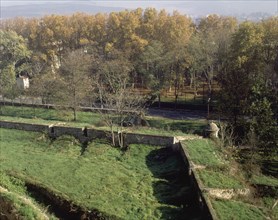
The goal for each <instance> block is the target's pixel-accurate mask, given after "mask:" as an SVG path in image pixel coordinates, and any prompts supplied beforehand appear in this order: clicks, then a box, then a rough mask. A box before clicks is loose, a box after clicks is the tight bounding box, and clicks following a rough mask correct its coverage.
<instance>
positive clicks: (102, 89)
mask: <svg viewBox="0 0 278 220" xmlns="http://www.w3.org/2000/svg"><path fill="white" fill-rule="evenodd" d="M0 26H1V28H0V39H1V45H0V51H1V54H0V94H2V96H4V97H7V98H11V99H12V98H15V97H17V96H19V95H20V94H22V93H25V95H28V96H33V97H42V99H43V100H44V102H45V103H54V104H59V105H66V106H69V107H70V108H71V109H73V110H74V112H75V111H76V110H77V109H78V106H80V105H87V104H88V103H89V105H90V106H91V105H93V103H98V105H99V106H101V107H107V108H111V107H113V106H116V107H117V108H120V109H125V107H127V108H128V107H129V106H131V105H133V106H137V105H139V103H140V104H141V103H142V102H148V103H150V102H153V101H154V100H158V102H160V98H161V95H162V94H163V92H165V91H169V90H172V91H174V95H175V99H177V98H178V96H179V94H180V91H181V90H182V89H184V88H185V87H186V86H189V87H190V89H191V90H192V91H193V93H194V98H195V97H197V96H198V89H200V86H201V85H206V87H207V89H206V94H205V96H206V100H211V99H212V100H213V101H214V103H216V106H217V111H218V113H219V115H220V116H221V118H225V121H227V122H228V126H227V127H228V128H227V129H226V130H227V131H226V132H228V133H231V134H232V135H231V136H232V137H233V143H234V144H235V145H248V146H251V147H252V149H254V151H255V152H256V153H258V154H256V155H259V156H260V157H261V156H262V157H263V158H264V159H266V160H270V159H271V160H274V161H277V156H275V155H277V149H278V128H277V123H278V17H277V16H275V17H271V18H268V19H266V20H262V21H260V22H251V21H244V22H239V21H237V20H236V18H234V17H224V16H219V15H208V16H207V17H204V18H202V19H200V20H199V21H198V22H193V20H192V19H191V18H190V17H189V16H186V15H182V14H180V13H179V12H177V11H174V12H173V13H171V14H169V13H168V12H166V11H165V10H161V11H158V10H156V9H154V8H148V9H145V10H143V9H140V8H138V9H136V10H131V11H128V10H126V11H121V12H112V13H110V14H102V13H99V14H96V15H89V14H84V13H76V14H73V15H68V16H65V15H49V16H45V17H42V18H29V19H28V18H15V19H7V20H3V21H1V24H0ZM18 75H28V77H30V88H29V89H28V90H26V91H19V90H18V89H17V88H16V86H15V80H16V76H18ZM212 85H217V88H218V89H217V91H216V92H213V90H212ZM212 93H213V96H212ZM138 95H139V96H140V97H143V98H142V100H141V99H138ZM96 100H97V101H96ZM118 104H119V105H123V106H118ZM75 117H76V116H74V118H75ZM258 149H259V150H258ZM276 163H277V162H276ZM276 174H277V173H276Z"/></svg>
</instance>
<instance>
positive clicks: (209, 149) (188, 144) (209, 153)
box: [183, 139, 227, 166]
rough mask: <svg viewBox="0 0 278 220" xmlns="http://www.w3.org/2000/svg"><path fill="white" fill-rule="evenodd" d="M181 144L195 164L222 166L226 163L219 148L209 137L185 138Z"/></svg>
mask: <svg viewBox="0 0 278 220" xmlns="http://www.w3.org/2000/svg"><path fill="white" fill-rule="evenodd" d="M183 145H184V147H185V149H186V151H187V152H188V154H189V156H190V159H191V160H192V161H193V162H194V163H195V164H198V165H204V166H222V165H223V164H225V163H227V161H225V160H224V158H223V156H221V150H220V148H219V147H216V146H215V143H214V142H213V141H212V140H210V139H198V140H186V141H183Z"/></svg>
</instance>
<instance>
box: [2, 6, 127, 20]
mask: <svg viewBox="0 0 278 220" xmlns="http://www.w3.org/2000/svg"><path fill="white" fill-rule="evenodd" d="M122 10H125V8H123V7H105V6H96V5H94V4H92V3H86V2H79V3H77V2H65V3H51V4H46V3H43V4H32V5H14V6H2V7H1V16H0V17H1V19H6V18H14V17H42V16H44V15H49V14H63V15H67V14H73V13H75V12H85V13H88V14H96V13H99V12H102V13H110V12H113V11H122Z"/></svg>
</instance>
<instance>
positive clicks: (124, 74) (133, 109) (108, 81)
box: [92, 54, 143, 147]
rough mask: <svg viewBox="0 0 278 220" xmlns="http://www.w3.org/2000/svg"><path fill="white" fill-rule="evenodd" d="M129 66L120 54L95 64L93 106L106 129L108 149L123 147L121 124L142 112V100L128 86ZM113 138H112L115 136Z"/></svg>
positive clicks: (129, 85)
mask: <svg viewBox="0 0 278 220" xmlns="http://www.w3.org/2000/svg"><path fill="white" fill-rule="evenodd" d="M132 68H133V67H132V65H131V64H130V62H129V61H128V60H126V59H125V58H124V57H123V56H122V55H121V54H118V55H115V54H114V55H112V57H111V56H110V59H108V60H102V62H99V66H98V71H97V72H95V74H94V75H92V77H93V78H94V80H93V81H92V82H93V87H94V91H95V93H94V94H95V102H94V106H96V107H99V103H101V106H102V107H103V109H101V110H100V111H99V112H100V115H101V117H102V119H103V121H104V123H105V124H106V125H107V126H108V127H109V128H110V135H111V140H112V145H113V146H116V145H117V144H116V143H118V145H119V146H120V147H124V134H123V133H124V129H123V127H124V122H125V120H126V119H127V117H129V116H130V115H133V116H134V115H139V114H140V113H141V112H142V105H143V98H142V96H140V95H138V94H137V93H136V92H135V91H133V89H132V86H131V83H130V72H131V70H132ZM115 133H116V134H117V135H116V134H115Z"/></svg>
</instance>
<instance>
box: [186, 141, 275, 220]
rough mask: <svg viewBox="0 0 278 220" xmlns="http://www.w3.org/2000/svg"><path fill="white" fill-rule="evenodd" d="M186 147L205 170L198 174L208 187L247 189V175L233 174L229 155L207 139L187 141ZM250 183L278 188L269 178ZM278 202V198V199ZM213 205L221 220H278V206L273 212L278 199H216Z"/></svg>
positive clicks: (255, 177) (259, 178)
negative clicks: (267, 217) (266, 219)
mask: <svg viewBox="0 0 278 220" xmlns="http://www.w3.org/2000/svg"><path fill="white" fill-rule="evenodd" d="M183 145H184V147H185V149H186V151H187V152H188V154H189V156H190V159H191V160H192V161H193V162H194V163H195V164H197V165H203V166H206V168H205V169H200V170H196V172H197V174H198V175H199V177H200V179H201V180H202V182H203V184H204V186H205V187H210V188H224V189H225V188H226V189H231V188H233V189H237V188H242V187H248V185H246V183H245V182H246V179H244V175H243V174H244V171H243V170H241V171H237V172H236V173H234V171H233V172H231V170H232V169H231V168H232V166H233V164H232V163H231V160H230V159H229V158H228V157H227V152H225V151H223V150H221V149H220V148H219V147H217V146H216V144H215V143H214V142H213V141H211V140H207V139H202V140H188V141H184V142H183ZM248 181H249V182H250V183H263V184H266V185H269V186H276V187H277V186H278V180H277V179H275V178H273V177H269V176H264V175H262V174H261V175H260V176H258V175H257V176H253V177H252V179H249V180H248ZM276 199H277V198H276ZM211 200H212V205H213V208H214V209H215V210H216V213H217V215H218V217H219V218H220V219H238V220H241V219H250V220H253V219H258V220H259V219H265V217H266V216H270V217H271V219H278V206H276V207H275V208H274V209H272V206H273V204H274V203H275V198H273V197H269V196H263V197H256V198H253V199H251V200H250V199H249V200H248V199H247V200H246V199H244V198H240V197H239V198H236V199H235V200H221V199H213V198H211Z"/></svg>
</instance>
